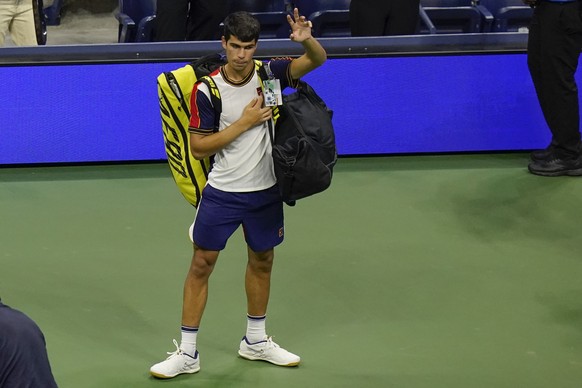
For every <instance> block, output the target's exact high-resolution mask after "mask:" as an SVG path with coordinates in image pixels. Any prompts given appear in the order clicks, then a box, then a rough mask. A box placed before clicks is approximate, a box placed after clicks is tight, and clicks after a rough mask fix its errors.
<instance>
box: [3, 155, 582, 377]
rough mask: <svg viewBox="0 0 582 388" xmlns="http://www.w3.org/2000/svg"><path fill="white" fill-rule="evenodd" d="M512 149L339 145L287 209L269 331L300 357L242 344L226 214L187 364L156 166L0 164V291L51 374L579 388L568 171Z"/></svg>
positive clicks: (176, 258)
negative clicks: (241, 351) (373, 152)
mask: <svg viewBox="0 0 582 388" xmlns="http://www.w3.org/2000/svg"><path fill="white" fill-rule="evenodd" d="M527 158H528V156H527V155H526V154H522V153H519V154H477V155H449V156H447V155H437V156H398V157H374V158H342V159H340V160H339V162H338V164H337V166H336V170H335V176H334V181H333V183H332V187H331V188H330V189H329V190H327V191H326V192H324V193H321V194H318V195H316V196H313V197H311V198H307V199H304V200H301V201H299V202H298V204H297V206H295V207H293V208H291V207H286V213H285V216H286V240H285V243H284V244H283V245H282V246H281V247H280V248H278V249H277V250H276V264H275V272H274V275H273V276H274V279H273V289H272V294H271V303H270V307H269V314H268V321H267V328H268V331H269V333H270V334H271V335H274V337H275V341H277V342H278V343H279V344H280V345H282V346H283V347H285V348H287V349H288V350H290V351H292V352H294V353H297V354H299V355H300V356H301V357H302V364H301V365H300V366H299V367H297V368H281V367H276V366H273V365H270V364H266V363H262V362H251V361H246V360H243V359H241V358H239V357H238V356H237V349H238V343H239V341H240V339H241V337H242V336H243V334H244V330H245V327H246V317H245V314H246V309H245V295H244V284H243V273H244V268H245V264H246V257H245V256H246V250H245V246H244V240H243V237H242V232H241V231H240V230H239V231H237V232H236V234H235V236H234V237H233V238H232V239H231V240H230V241H229V244H228V246H227V248H226V250H225V251H224V252H223V253H222V255H221V257H220V260H219V263H218V265H217V268H216V270H215V272H214V274H213V276H212V279H211V285H210V298H209V303H208V308H207V310H206V314H205V315H204V319H203V322H202V326H201V329H200V334H199V336H198V348H199V351H200V354H201V363H202V364H201V366H202V370H201V371H200V372H199V373H198V374H196V375H187V376H180V377H177V378H175V379H172V380H168V381H162V380H156V379H154V378H151V377H150V376H149V374H148V369H149V367H150V366H151V365H152V364H153V363H156V362H158V361H161V360H162V359H163V358H165V357H166V352H168V351H172V350H174V349H173V345H172V339H173V338H176V339H178V340H179V324H180V313H181V294H182V284H183V279H184V277H185V274H186V270H187V269H188V266H189V262H190V256H191V244H190V242H189V239H188V237H187V229H188V227H189V225H190V223H191V221H192V218H193V215H194V209H193V208H192V207H191V206H190V205H188V204H187V203H186V201H185V200H184V199H183V198H182V197H181V196H180V194H179V193H178V191H177V189H176V187H175V185H174V183H173V180H172V178H171V175H170V173H169V170H168V167H167V166H166V164H165V163H159V164H135V165H134V164H131V165H113V166H112V165H109V166H82V167H79V166H76V167H75V166H68V167H26V168H3V169H0V264H1V265H0V296H1V297H2V300H3V302H4V303H6V304H8V305H10V306H12V307H14V308H17V309H20V310H21V311H24V312H25V313H27V314H28V315H29V316H30V317H32V318H33V319H34V320H35V321H36V322H37V323H38V325H39V326H40V327H41V329H42V330H43V331H44V334H45V337H46V340H47V347H48V352H49V357H50V359H51V363H52V368H53V372H54V375H55V377H56V379H57V382H58V383H59V386H60V387H62V388H68V387H70V388H86V387H91V388H130V387H139V388H147V387H162V386H163V387H253V388H259V387H277V388H278V387H302V388H311V387H316V388H326V387H382V388H384V387H398V388H420V387H422V388H441V387H442V388H457V387H458V388H480V387H487V388H489V387H491V388H505V387H507V388H521V387H523V388H538V387H539V388H569V387H572V388H579V387H582V227H581V223H580V221H581V220H582V178H568V177H563V178H542V177H537V176H533V175H530V174H528V173H527V171H526V167H525V166H526V165H527Z"/></svg>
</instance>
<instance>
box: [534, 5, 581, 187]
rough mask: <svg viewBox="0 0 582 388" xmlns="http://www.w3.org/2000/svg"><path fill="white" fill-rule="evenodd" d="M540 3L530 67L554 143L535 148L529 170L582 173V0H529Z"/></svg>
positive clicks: (536, 14) (540, 173)
mask: <svg viewBox="0 0 582 388" xmlns="http://www.w3.org/2000/svg"><path fill="white" fill-rule="evenodd" d="M523 2H524V3H525V4H528V5H530V6H532V7H534V13H533V17H532V21H531V24H530V28H529V38H528V45H527V57H528V67H529V71H530V74H531V78H532V81H533V84H534V87H535V90H536V94H537V96H538V100H539V103H540V106H541V108H542V112H543V115H544V118H545V120H546V123H547V125H548V127H549V129H550V131H551V133H552V141H551V142H550V144H549V146H548V147H547V148H546V149H543V150H538V151H534V152H532V154H531V159H532V160H531V163H530V164H529V165H528V169H529V171H530V172H531V173H532V174H535V175H542V176H561V175H571V176H580V175H582V144H581V142H580V107H579V101H578V86H577V85H576V79H575V78H574V75H575V74H576V69H577V67H578V59H579V57H580V50H581V49H582V2H581V1H579V0H523Z"/></svg>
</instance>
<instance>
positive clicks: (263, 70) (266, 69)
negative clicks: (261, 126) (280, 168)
mask: <svg viewBox="0 0 582 388" xmlns="http://www.w3.org/2000/svg"><path fill="white" fill-rule="evenodd" d="M255 71H256V72H257V75H258V76H259V80H260V81H261V82H260V83H261V90H263V93H264V89H265V88H264V84H263V81H265V80H268V79H273V78H275V76H274V75H273V72H272V71H271V66H270V65H269V62H267V63H264V62H263V61H260V60H258V59H255ZM271 109H272V111H273V120H269V121H268V125H269V137H270V138H271V144H275V134H274V132H275V129H274V128H273V122H274V123H277V120H278V119H279V117H280V116H281V114H280V112H279V107H278V106H273V107H271Z"/></svg>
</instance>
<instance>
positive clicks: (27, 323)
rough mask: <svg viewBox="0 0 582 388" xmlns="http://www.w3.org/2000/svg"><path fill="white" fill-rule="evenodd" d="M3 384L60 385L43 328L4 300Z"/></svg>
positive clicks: (0, 337)
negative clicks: (52, 367)
mask: <svg viewBox="0 0 582 388" xmlns="http://www.w3.org/2000/svg"><path fill="white" fill-rule="evenodd" d="M0 387H2V388H56V387H57V383H56V382H55V379H54V377H53V374H52V371H51V366H50V363H49V359H48V355H47V351H46V343H45V339H44V335H43V334H42V331H41V330H40V328H39V327H38V326H37V324H36V323H35V322H34V321H33V320H32V319H30V318H29V317H28V316H27V315H26V314H24V313H22V312H20V311H18V310H15V309H13V308H10V307H8V306H6V305H5V304H3V303H2V301H1V300H0Z"/></svg>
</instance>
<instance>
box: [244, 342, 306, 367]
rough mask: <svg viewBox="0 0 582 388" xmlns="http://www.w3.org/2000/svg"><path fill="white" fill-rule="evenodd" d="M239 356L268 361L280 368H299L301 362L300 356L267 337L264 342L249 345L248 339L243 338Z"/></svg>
mask: <svg viewBox="0 0 582 388" xmlns="http://www.w3.org/2000/svg"><path fill="white" fill-rule="evenodd" d="M238 354H239V356H241V357H242V358H246V359H247V360H252V361H257V360H260V361H267V362H270V363H271V364H275V365H279V366H297V365H299V363H300V362H301V358H300V357H299V356H298V355H296V354H293V353H291V352H288V351H287V350H285V349H283V348H282V347H280V346H279V345H277V344H276V343H275V342H274V341H273V338H272V337H265V339H264V340H262V341H259V342H256V343H254V344H251V343H249V341H248V340H247V337H243V339H242V341H241V342H240V346H239V351H238Z"/></svg>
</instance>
